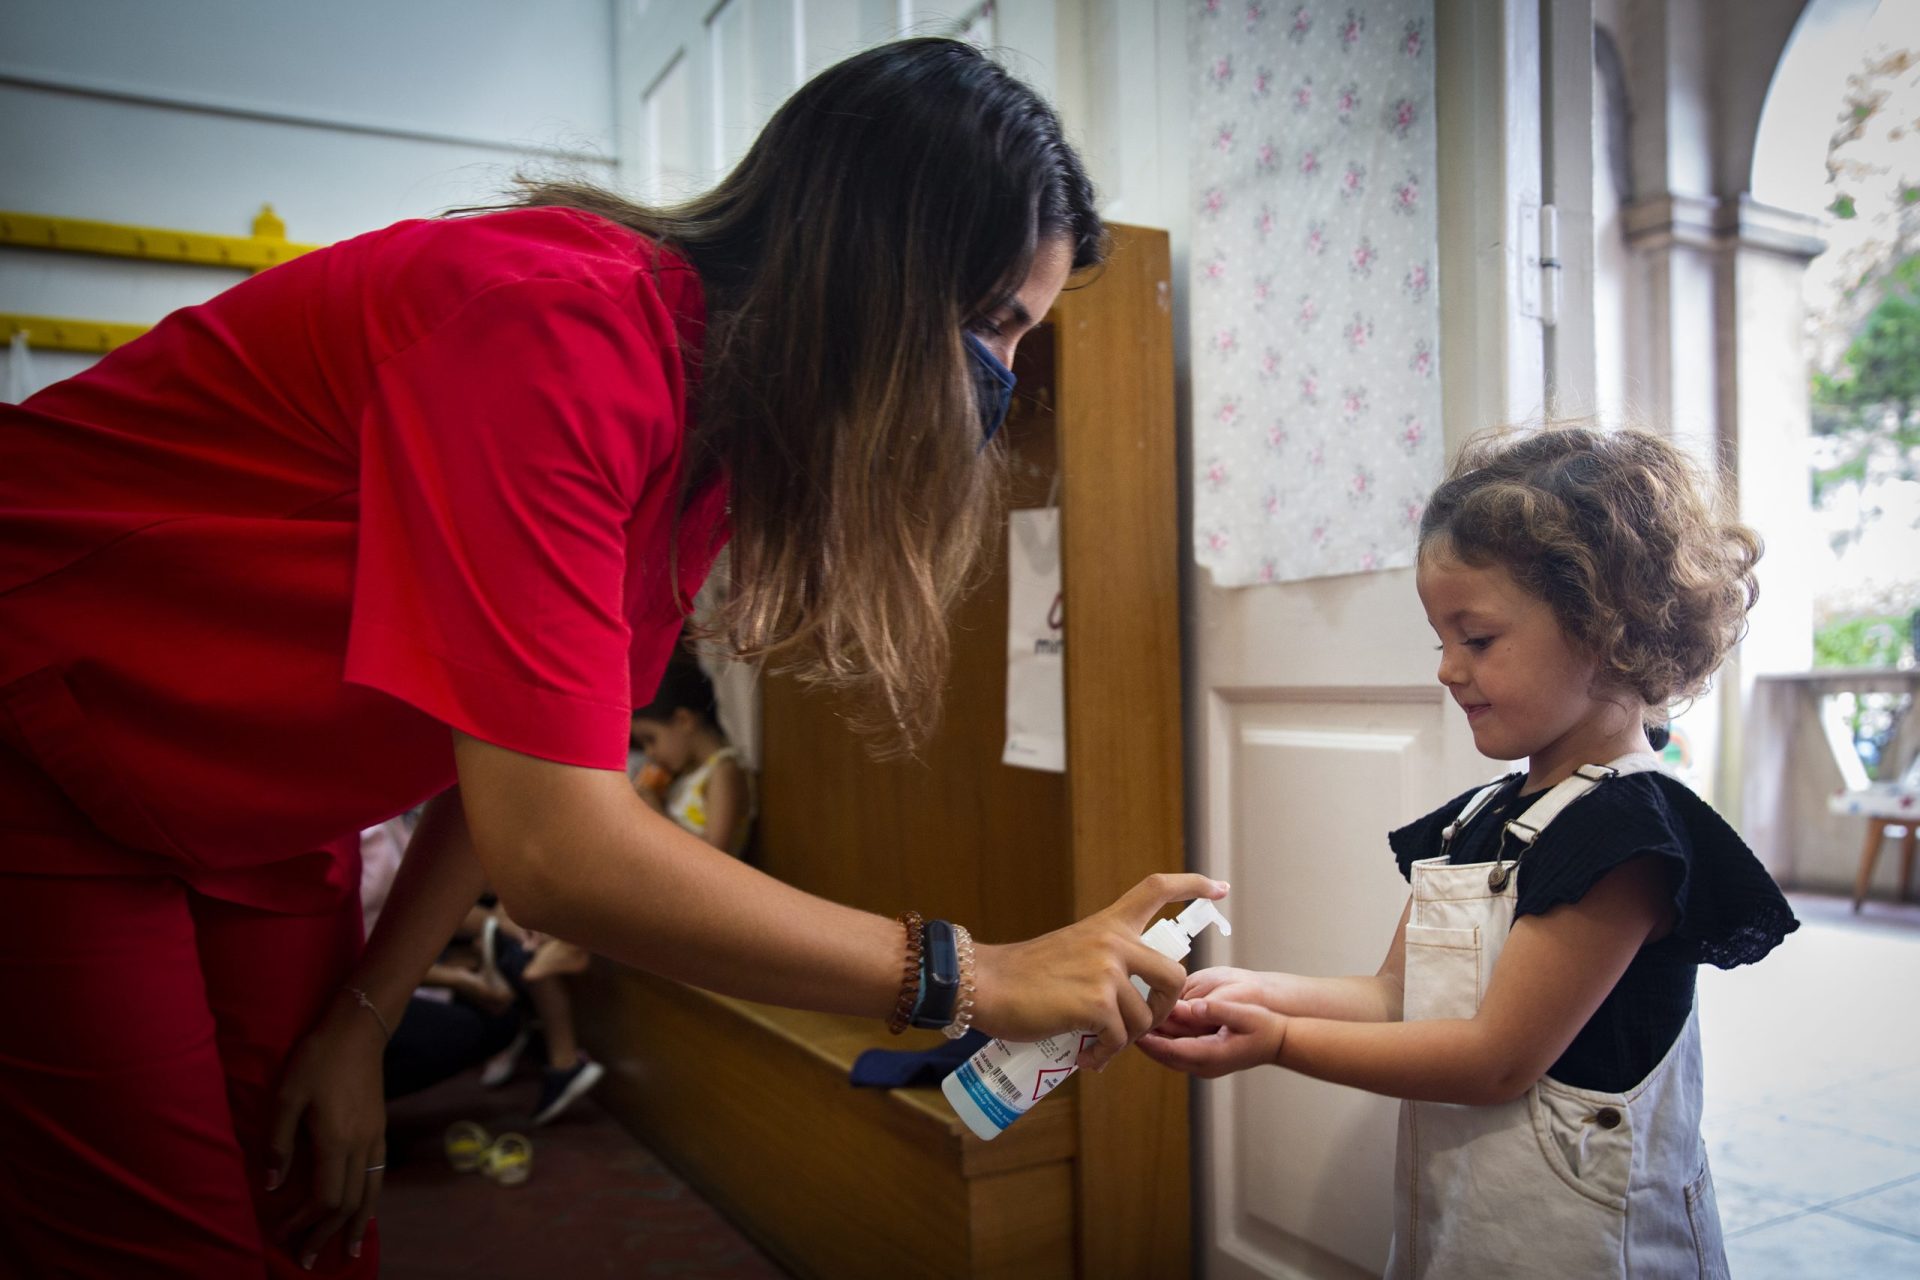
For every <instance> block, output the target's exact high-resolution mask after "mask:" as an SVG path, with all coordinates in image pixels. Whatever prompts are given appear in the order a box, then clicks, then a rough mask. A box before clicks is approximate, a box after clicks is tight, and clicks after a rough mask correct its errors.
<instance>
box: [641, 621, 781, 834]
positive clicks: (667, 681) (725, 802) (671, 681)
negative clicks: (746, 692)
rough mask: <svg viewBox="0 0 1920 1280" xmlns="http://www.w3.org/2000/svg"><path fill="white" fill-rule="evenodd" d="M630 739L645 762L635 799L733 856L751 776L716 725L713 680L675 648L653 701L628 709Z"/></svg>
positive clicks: (747, 808)
mask: <svg viewBox="0 0 1920 1280" xmlns="http://www.w3.org/2000/svg"><path fill="white" fill-rule="evenodd" d="M633 743H634V745H635V746H636V747H638V748H639V749H640V750H641V751H642V752H643V753H645V755H646V758H647V762H648V764H649V765H651V766H654V767H655V769H657V772H655V771H654V770H650V769H645V768H643V769H642V770H641V771H640V774H639V776H638V777H636V778H635V780H634V790H636V791H638V792H639V793H640V798H641V799H643V800H645V801H646V802H647V803H648V804H650V805H652V806H653V807H654V808H655V809H658V810H659V811H660V812H662V813H665V814H666V815H667V816H668V817H670V818H672V819H673V820H674V821H675V822H677V823H679V824H680V826H682V827H684V828H685V829H686V830H688V831H691V832H692V833H693V834H694V835H697V836H699V837H700V838H701V839H703V840H705V841H706V842H707V843H708V844H710V845H712V846H713V847H714V848H716V849H724V850H725V851H726V852H728V853H730V854H732V855H733V856H735V857H736V858H737V857H739V856H740V855H741V853H742V852H744V851H745V849H746V847H747V835H748V832H749V830H750V829H751V827H752V824H753V816H754V798H753V780H752V778H751V777H750V776H749V775H748V773H747V770H746V767H745V765H744V764H743V763H742V762H741V759H740V752H739V751H738V750H736V749H735V748H734V747H732V746H730V745H728V743H727V736H726V734H725V733H723V732H722V731H721V729H720V718H719V707H718V705H717V704H716V702H715V699H714V694H713V682H712V681H711V680H709V679H707V674H706V672H704V671H702V670H701V669H700V664H699V663H698V662H697V661H695V660H694V658H693V657H692V656H691V655H690V654H680V655H676V656H675V658H674V660H673V662H672V663H670V664H669V665H668V667H667V673H666V675H664V676H663V677H661V680H660V690H659V692H658V693H656V694H654V697H653V701H652V702H651V703H649V704H647V705H646V706H644V707H642V708H641V709H640V710H638V711H636V712H634V713H633Z"/></svg>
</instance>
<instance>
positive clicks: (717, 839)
mask: <svg viewBox="0 0 1920 1280" xmlns="http://www.w3.org/2000/svg"><path fill="white" fill-rule="evenodd" d="M746 821H747V771H746V770H745V769H742V768H741V767H740V765H739V764H738V763H737V762H736V761H734V760H733V759H732V758H731V757H729V758H728V759H725V760H722V761H721V762H720V763H719V764H716V765H714V766H713V772H712V773H710V774H708V775H707V837H706V839H707V843H708V844H710V845H712V846H713V847H714V848H716V849H720V850H731V849H732V848H733V842H734V840H735V838H736V837H737V836H739V834H740V828H741V827H742V826H744V825H746Z"/></svg>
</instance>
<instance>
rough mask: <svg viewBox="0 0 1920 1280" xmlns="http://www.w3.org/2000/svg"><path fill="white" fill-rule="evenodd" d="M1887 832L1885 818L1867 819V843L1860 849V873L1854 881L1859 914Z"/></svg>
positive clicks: (1854, 905) (1854, 899) (1854, 894)
mask: <svg viewBox="0 0 1920 1280" xmlns="http://www.w3.org/2000/svg"><path fill="white" fill-rule="evenodd" d="M1886 833H1887V820H1886V819H1885V818H1868V819H1867V845H1866V848H1864V849H1862V850H1861V851H1860V875H1859V877H1858V878H1857V879H1855V880H1854V882H1853V909H1854V912H1855V913H1856V914H1857V913H1858V912H1859V910H1860V904H1861V903H1862V902H1865V901H1866V898H1867V885H1868V884H1869V883H1870V882H1871V881H1872V880H1873V864H1874V863H1875V862H1876V861H1878V860H1879V857H1880V842H1881V840H1882V839H1883V838H1884V837H1885V836H1886Z"/></svg>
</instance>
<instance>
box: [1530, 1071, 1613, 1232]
mask: <svg viewBox="0 0 1920 1280" xmlns="http://www.w3.org/2000/svg"><path fill="white" fill-rule="evenodd" d="M1527 1110H1528V1112H1529V1113H1530V1114H1531V1115H1532V1118H1533V1130H1534V1136H1535V1137H1537V1138H1538V1139H1539V1142H1540V1152H1541V1155H1542V1156H1544V1157H1545V1159H1546V1162H1547V1165H1548V1167H1549V1168H1551V1169H1552V1170H1553V1171H1554V1173H1556V1174H1557V1175H1559V1177H1560V1179H1561V1180H1562V1181H1564V1182H1565V1183H1566V1184H1567V1185H1568V1186H1570V1187H1572V1188H1573V1189H1574V1190H1576V1191H1578V1192H1580V1193H1581V1194H1582V1195H1584V1196H1586V1197H1587V1198H1589V1199H1591V1200H1594V1201H1597V1202H1598V1203H1600V1204H1603V1205H1606V1206H1607V1207H1608V1208H1610V1209H1618V1210H1622V1211H1624V1210H1625V1209H1626V1207H1627V1187H1628V1184H1629V1183H1630V1182H1631V1181H1632V1178H1633V1144H1634V1141H1635V1135H1634V1130H1633V1115H1632V1113H1631V1112H1630V1111H1629V1110H1628V1109H1627V1100H1626V1099H1625V1098H1622V1097H1620V1096H1619V1095H1617V1094H1606V1093H1594V1092H1592V1091H1590V1090H1586V1089H1574V1088H1571V1087H1570V1086H1567V1085H1563V1084H1561V1083H1560V1082H1559V1081H1557V1080H1555V1079H1553V1078H1552V1077H1551V1076H1543V1077H1541V1079H1540V1082H1539V1083H1538V1084H1536V1085H1534V1087H1533V1088H1531V1089H1529V1090H1527Z"/></svg>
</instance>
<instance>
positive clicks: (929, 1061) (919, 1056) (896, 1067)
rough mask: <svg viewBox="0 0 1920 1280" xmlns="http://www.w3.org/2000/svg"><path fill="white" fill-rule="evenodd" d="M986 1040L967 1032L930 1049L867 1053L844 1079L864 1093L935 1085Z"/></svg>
mask: <svg viewBox="0 0 1920 1280" xmlns="http://www.w3.org/2000/svg"><path fill="white" fill-rule="evenodd" d="M989 1039H990V1037H989V1036H987V1035H986V1033H985V1032H981V1031H969V1032H967V1034H965V1035H964V1036H961V1037H960V1038H959V1039H958V1040H949V1041H946V1042H945V1043H943V1044H941V1045H939V1046H938V1047H936V1048H932V1049H869V1050H867V1051H866V1052H865V1053H863V1054H861V1055H860V1056H859V1057H857V1058H855V1059H854V1060H853V1070H852V1071H850V1072H848V1073H847V1079H848V1080H849V1081H851V1082H852V1083H853V1084H854V1085H855V1086H857V1087H861V1088H867V1089H903V1088H910V1087H912V1086H914V1085H926V1084H939V1083H940V1082H941V1081H942V1080H944V1079H946V1078H947V1074H948V1073H949V1072H951V1071H952V1070H953V1069H954V1068H955V1067H957V1066H959V1065H960V1064H961V1063H963V1062H965V1061H966V1060H967V1059H968V1058H971V1057H972V1056H973V1055H974V1054H975V1053H977V1052H979V1051H980V1049H981V1047H982V1046H984V1045H985V1044H986V1043H987V1041H988V1040H989Z"/></svg>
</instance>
